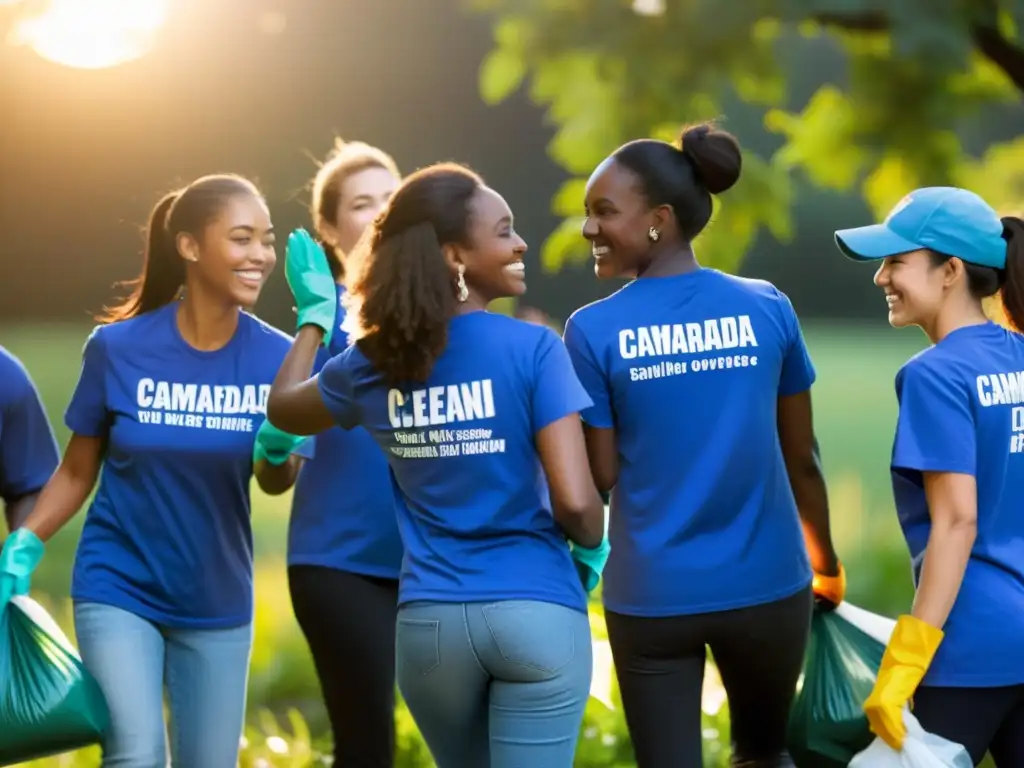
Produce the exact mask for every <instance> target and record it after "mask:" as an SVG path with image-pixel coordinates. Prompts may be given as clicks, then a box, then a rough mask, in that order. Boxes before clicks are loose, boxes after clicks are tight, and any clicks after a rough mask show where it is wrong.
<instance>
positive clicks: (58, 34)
mask: <svg viewBox="0 0 1024 768" xmlns="http://www.w3.org/2000/svg"><path fill="white" fill-rule="evenodd" d="M169 8H170V0H88V1H87V2H85V1H83V0H50V2H48V3H46V4H44V6H43V9H42V10H41V11H40V12H38V13H34V14H32V15H28V16H25V17H24V18H22V19H20V20H19V21H18V23H17V25H16V26H15V28H14V30H13V32H12V33H11V35H12V42H14V43H15V44H21V45H27V46H29V47H30V48H31V49H32V50H33V51H35V52H36V53H37V54H39V55H40V56H42V57H43V58H44V59H48V60H50V61H52V62H54V63H56V64H63V65H64V66H66V67H74V68H76V69H106V68H108V67H115V66H117V65H119V64H125V63H127V62H129V61H133V60H135V59H138V58H141V57H142V56H144V55H145V54H146V53H147V52H148V51H149V49H150V48H151V47H152V45H153V39H154V37H155V35H156V32H157V31H158V30H159V29H160V27H162V26H163V25H164V22H165V21H166V20H167V15H168V11H169Z"/></svg>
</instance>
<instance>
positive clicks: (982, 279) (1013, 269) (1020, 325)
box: [928, 216, 1024, 333]
mask: <svg viewBox="0 0 1024 768" xmlns="http://www.w3.org/2000/svg"><path fill="white" fill-rule="evenodd" d="M1000 221H1001V222H1002V225H1003V240H1005V241H1006V266H1005V267H1004V268H1003V269H996V268H995V267H986V266H982V265H981V264H974V263H972V262H970V261H964V260H963V259H961V261H963V265H964V274H965V275H966V277H967V291H968V292H969V293H970V295H971V296H972V297H973V298H975V299H977V300H978V301H980V302H985V299H988V298H994V299H995V300H996V301H995V302H994V303H995V305H996V307H995V310H996V314H1001V315H1003V316H1004V317H1005V319H1006V323H1007V324H1008V325H1009V326H1010V328H1012V329H1013V330H1015V331H1017V333H1024V221H1022V220H1021V219H1019V218H1017V217H1016V216H1003V217H1002V218H1001V219H1000ZM928 256H929V258H930V260H931V263H932V266H933V267H941V266H942V265H943V264H945V263H946V262H947V261H949V260H950V259H951V258H952V257H951V256H949V255H948V254H945V253H940V252H939V251H935V250H931V249H929V250H928ZM990 309H991V307H990Z"/></svg>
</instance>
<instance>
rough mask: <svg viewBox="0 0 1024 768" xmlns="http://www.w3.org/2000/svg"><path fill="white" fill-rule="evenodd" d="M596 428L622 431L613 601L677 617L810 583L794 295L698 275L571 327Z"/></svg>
mask: <svg viewBox="0 0 1024 768" xmlns="http://www.w3.org/2000/svg"><path fill="white" fill-rule="evenodd" d="M565 343H566V345H567V346H568V348H569V354H570V355H571V356H572V360H573V363H574V364H575V366H576V372H577V373H578V374H579V377H580V381H581V382H582V383H583V386H584V387H586V389H587V392H588V393H589V394H590V397H591V398H592V399H593V401H594V405H593V406H592V407H590V408H588V409H587V410H585V411H584V412H583V419H584V421H585V422H586V423H587V424H589V425H590V426H592V427H596V428H601V429H609V428H614V429H615V435H616V441H617V443H618V452H619V477H618V482H617V484H616V486H615V488H614V489H613V490H612V494H611V505H610V506H611V514H610V523H609V539H610V541H611V545H612V551H611V556H610V558H609V560H608V565H607V567H606V568H605V571H604V603H605V606H606V607H607V608H608V609H609V610H612V611H615V612H616V613H622V614H627V615H633V616H673V615H686V614H694V613H707V612H711V611H723V610H728V609H732V608H743V607H746V606H751V605H759V604H762V603H767V602H771V601H774V600H779V599H782V598H784V597H787V596H789V595H792V594H795V593H796V592H797V591H799V590H800V589H803V588H805V587H806V586H807V585H808V584H809V583H810V580H811V571H810V565H809V562H808V558H807V550H806V549H805V546H804V541H803V535H802V528H801V526H800V521H799V516H798V514H797V509H796V503H795V502H794V499H793V491H792V489H791V487H790V484H789V477H788V474H787V472H786V465H785V463H784V462H783V458H782V449H781V447H780V444H779V435H778V425H777V402H778V398H779V397H782V396H787V395H794V394H797V393H800V392H805V391H806V390H807V389H809V388H810V386H811V384H812V383H813V382H814V367H813V366H812V365H811V360H810V358H809V357H808V354H807V349H806V347H805V346H804V341H803V336H802V334H801V332H800V324H799V322H798V321H797V318H796V314H795V313H794V311H793V307H792V305H791V304H790V303H789V300H788V299H787V298H786V297H785V296H784V295H783V294H781V293H780V292H779V291H778V290H776V289H775V287H774V286H772V285H771V284H769V283H766V282H763V281H760V280H747V279H743V278H739V277H732V276H730V275H726V274H723V273H721V272H718V271H716V270H711V269H700V270H697V271H695V272H690V273H687V274H684V275H677V276H673V277H659V278H642V279H639V280H635V281H633V282H631V283H629V284H628V285H626V286H625V287H623V288H622V289H621V290H619V291H618V292H616V293H614V294H612V295H611V296H609V297H607V298H606V299H603V300H601V301H598V302H595V303H593V304H590V305H589V306H586V307H583V308H582V309H579V310H577V311H576V312H575V313H574V314H573V316H572V317H571V318H570V319H569V322H568V323H567V325H566V328H565Z"/></svg>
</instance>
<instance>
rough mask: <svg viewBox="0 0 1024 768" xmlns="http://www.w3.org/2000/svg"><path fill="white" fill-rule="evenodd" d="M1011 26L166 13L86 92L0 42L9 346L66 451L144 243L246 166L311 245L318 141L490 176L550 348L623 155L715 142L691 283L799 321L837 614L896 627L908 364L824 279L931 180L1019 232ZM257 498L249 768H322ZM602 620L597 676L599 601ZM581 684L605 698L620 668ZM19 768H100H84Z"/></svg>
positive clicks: (610, 718)
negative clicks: (726, 290)
mask: <svg viewBox="0 0 1024 768" xmlns="http://www.w3.org/2000/svg"><path fill="white" fill-rule="evenodd" d="M43 5H45V3H44V2H43V0H32V1H31V2H29V0H23V1H21V2H20V4H19V0H0V33H2V32H5V31H6V26H5V25H6V24H7V23H8V22H9V21H10V20H12V19H14V18H15V17H16V14H17V13H19V12H20V11H19V10H18V9H19V8H22V7H29V6H31V7H33V8H35V7H42V6H43ZM268 18H271V19H272V20H273V23H272V24H270V23H267V19H268ZM199 19H201V21H202V23H197V20H199ZM1022 30H1024V0H900V2H895V3H894V2H885V1H884V0H744V1H743V2H738V1H737V2H721V0H460V2H458V3H440V2H420V1H419V0H417V2H413V1H412V0H377V1H376V2H374V3H365V2H363V1H362V0H335V2H332V3H322V4H311V3H305V4H299V3H295V4H287V5H285V4H283V3H281V2H280V0H219V2H218V3H217V4H211V3H207V2H199V0H179V1H178V2H176V3H175V4H174V13H173V14H172V19H171V22H170V23H169V24H168V26H167V28H166V29H164V30H162V31H161V32H160V35H159V41H158V45H157V47H156V48H155V49H154V50H153V51H152V53H151V54H150V55H149V57H148V58H145V59H143V60H141V61H139V62H137V63H134V64H131V65H126V66H122V67H117V68H113V69H110V70H107V71H102V72H91V73H88V75H86V74H85V73H83V72H82V71H81V70H69V69H62V68H60V67H55V66H53V65H51V64H48V63H46V62H42V61H38V60H37V59H35V58H33V57H32V56H31V55H30V54H29V53H27V52H25V51H24V50H22V49H14V48H11V47H7V46H0V69H2V70H3V71H4V73H5V76H4V77H3V78H0V101H3V103H5V104H9V105H11V109H10V110H8V112H7V113H6V114H5V120H4V121H0V147H2V148H3V151H2V152H0V224H2V228H3V230H4V233H5V241H4V244H3V245H2V246H0V253H2V257H3V262H2V263H3V279H2V280H0V322H2V324H0V344H3V345H4V346H5V347H7V348H9V349H10V350H11V351H13V352H14V353H15V354H17V355H18V356H20V357H21V358H22V359H23V360H24V361H25V363H26V365H27V366H28V368H29V370H30V372H31V373H32V375H33V377H34V378H35V380H36V382H37V384H38V385H39V387H40V389H41V391H42V393H43V397H44V400H45V402H46V405H47V408H48V410H49V412H50V415H51V418H52V420H53V422H54V425H55V427H56V428H57V432H58V436H59V438H60V440H61V442H63V441H64V440H65V439H66V431H65V430H64V428H63V427H62V426H61V423H62V414H63V409H64V407H65V405H66V403H67V401H68V397H69V395H70V392H71V389H72V387H73V385H74V382H75V379H76V377H77V373H78V367H79V360H80V353H81V348H82V343H83V341H84V339H85V336H86V334H87V332H88V329H89V324H88V321H87V319H86V314H87V313H88V312H91V311H95V310H97V309H99V308H100V307H101V306H102V304H103V303H104V302H106V301H108V300H109V298H110V291H109V286H110V284H111V283H112V282H113V281H115V280H118V279H123V278H125V277H128V276H130V275H131V274H132V273H133V272H134V271H135V270H136V269H137V266H138V244H139V238H138V228H137V225H138V224H140V223H142V222H144V221H145V217H146V213H147V211H148V209H149V207H150V206H151V205H152V204H153V202H155V200H156V199H157V197H158V196H159V195H160V194H161V193H162V192H164V191H165V190H166V189H167V188H168V186H169V185H170V184H172V183H176V182H180V181H183V180H187V179H188V178H191V177H193V176H197V175H199V174H202V173H209V172H213V171H219V170H236V171H238V172H241V173H247V174H250V175H252V176H254V177H256V178H258V179H259V180H260V182H261V184H262V185H263V188H264V189H265V190H266V193H267V197H268V201H269V203H270V206H271V210H272V211H273V213H274V218H275V223H276V225H277V228H278V230H280V231H288V230H289V229H291V228H292V227H294V226H302V225H306V224H307V223H308V222H307V216H306V213H305V211H304V208H303V198H304V194H305V193H304V191H303V190H304V188H305V184H306V183H307V182H308V178H309V176H310V175H311V173H312V171H313V167H314V166H313V164H312V163H310V162H309V161H308V157H307V155H309V154H310V153H312V154H313V155H318V154H319V153H320V152H321V151H323V150H326V149H327V148H328V146H329V145H330V143H331V140H332V138H333V134H334V132H335V131H340V132H341V134H342V135H343V136H344V137H346V138H350V139H353V138H357V139H364V140H369V141H372V142H375V143H379V144H381V145H382V146H383V147H385V148H386V149H388V150H389V151H391V152H392V153H393V154H394V155H395V157H396V159H397V160H398V162H399V165H400V167H402V168H403V169H405V170H407V171H408V170H412V169H413V168H416V167H419V166H422V165H425V164H427V163H430V162H433V161H435V160H437V159H441V158H452V159H456V160H461V161H464V162H468V163H470V164H471V165H473V166H474V167H476V168H478V169H479V170H481V171H482V172H483V173H484V175H485V176H486V178H487V179H488V181H489V182H490V183H491V184H492V185H493V186H495V187H496V188H497V189H499V190H501V191H502V192H503V193H504V194H505V195H506V197H507V198H508V199H509V201H510V203H511V205H512V207H513V209H514V210H515V211H516V214H517V228H519V229H520V230H521V231H522V233H523V234H524V236H525V237H526V239H527V240H528V241H529V242H530V243H531V245H533V246H534V248H533V249H532V250H531V251H530V253H529V254H528V257H527V261H528V268H529V269H530V293H529V294H528V302H529V304H530V305H531V306H533V307H536V308H539V309H541V310H543V311H544V312H546V313H547V314H549V315H550V316H552V317H553V318H556V322H558V321H560V320H564V318H565V317H567V316H568V315H569V314H570V313H571V312H572V311H573V310H574V309H575V308H576V307H578V306H580V305H582V304H584V303H586V302H588V301H591V300H593V299H595V298H598V297H600V296H603V295H605V294H607V293H608V292H609V291H610V290H613V289H614V288H616V287H617V286H616V285H608V284H599V283H597V282H596V281H594V280H593V278H592V275H591V273H592V270H591V267H590V265H589V264H588V263H587V248H586V246H585V244H584V243H583V241H582V240H581V238H580V237H579V226H580V216H581V215H582V201H583V188H584V185H585V182H586V178H587V176H588V175H589V173H590V172H591V170H592V169H593V167H594V166H595V165H596V164H597V162H599V161H600V160H601V159H602V158H603V157H604V156H605V155H606V154H607V153H608V152H610V151H611V150H613V149H614V148H615V147H616V146H617V145H619V144H620V143H622V142H623V141H626V140H629V139H633V138H637V137H641V136H657V137H661V138H665V139H669V140H671V139H674V138H675V137H676V136H677V135H678V133H679V129H680V126H681V125H683V124H685V123H689V122H694V121H701V120H706V119H709V118H712V119H718V121H719V122H720V124H721V125H722V127H724V128H726V129H728V130H730V131H733V132H734V133H736V135H737V136H739V138H740V139H741V142H742V144H743V146H744V147H745V149H746V151H747V154H746V156H745V165H744V173H743V177H742V179H741V181H740V183H739V184H738V185H737V187H736V188H735V189H733V190H731V191H730V192H729V193H728V195H727V196H724V197H723V202H722V204H721V205H720V206H719V207H717V208H716V214H715V217H714V222H713V225H712V226H711V227H710V228H709V229H708V230H707V232H706V233H705V234H704V235H702V237H701V238H700V241H699V243H698V244H697V250H698V254H699V257H700V259H701V260H702V261H703V262H704V263H705V264H708V265H711V266H717V267H719V268H721V269H724V270H728V271H736V272H740V273H741V274H746V275H751V276H757V277H762V278H765V279H769V280H772V281H773V282H775V283H776V284H777V285H779V287H780V288H781V289H782V290H784V291H785V292H786V293H787V294H789V296H790V297H791V298H792V299H793V302H794V304H795V306H796V308H797V310H798V312H799V314H800V317H801V320H802V322H803V325H804V329H805V332H806V335H807V339H808V343H809V347H810V350H811V353H812V356H813V359H814V361H815V364H816V366H817V369H818V374H819V377H818V382H817V384H816V385H815V388H814V403H815V420H816V430H817V433H818V435H819V438H820V443H821V446H822V452H823V460H824V464H825V470H826V474H827V477H828V482H829V490H830V498H831V504H832V518H833V527H834V531H835V537H836V541H837V546H838V548H839V552H840V555H841V557H842V558H843V559H844V561H845V562H846V564H847V566H848V570H849V578H850V589H849V595H848V597H849V599H850V600H851V601H852V602H854V603H856V604H857V605H860V606H862V607H864V608H867V609H869V610H873V611H876V612H880V613H885V614H888V615H895V614H897V613H898V612H901V611H903V610H905V609H906V608H907V607H908V605H909V601H910V597H911V592H912V590H911V584H910V571H909V563H908V559H907V555H906V552H905V549H904V545H903V542H902V538H901V536H900V534H899V529H898V525H897V522H896V519H895V514H894V510H893V507H892V502H891V493H890V489H889V478H888V458H889V452H890V446H891V436H892V430H893V425H894V420H895V398H894V394H893V386H892V382H893V377H894V375H895V373H896V371H897V369H898V368H899V366H900V365H901V364H902V363H903V362H904V361H905V360H906V359H907V358H908V357H909V356H911V355H912V354H914V353H915V352H917V351H918V350H920V349H921V348H922V347H923V346H924V343H925V341H924V338H923V337H922V336H921V335H920V334H919V333H917V332H916V331H903V332H896V331H893V330H892V329H890V328H888V327H887V326H886V325H885V323H884V317H885V315H884V311H885V310H884V303H883V302H882V300H881V298H880V296H878V294H877V289H875V288H874V287H873V286H872V284H871V279H870V278H871V272H870V268H867V267H863V266H862V265H856V264H852V263H848V262H847V261H845V260H843V259H841V258H839V257H838V256H837V255H836V253H835V251H834V246H833V244H832V242H831V240H832V231H833V230H834V229H835V228H838V227H843V226H856V225H858V224H863V223H867V222H868V221H869V220H872V219H874V218H877V217H879V216H881V215H884V212H885V211H886V209H887V208H888V207H889V206H890V205H892V204H893V203H894V202H895V201H897V200H898V199H899V198H900V197H901V196H902V195H904V194H906V192H908V191H909V190H910V189H912V188H914V187H916V186H919V185H924V184H946V183H953V184H961V185H964V186H969V187H971V188H972V189H975V190H976V191H978V192H979V193H981V194H983V195H984V196H986V197H987V198H988V199H989V200H990V201H991V202H992V203H993V204H994V205H996V206H998V207H1000V208H1003V209H1005V210H1006V211H1007V212H1009V211H1011V210H1018V211H1019V210H1021V209H1024V136H1022V131H1021V126H1022V125H1024V108H1022V98H1021V96H1022V92H1024V44H1022V40H1024V37H1022ZM257 53H258V55H257ZM360 72H368V73H369V74H366V75H359V74H358V73H360ZM8 73H10V74H11V76H8ZM197 73H201V75H200V74H197ZM199 80H201V81H202V83H203V85H204V87H202V88H197V87H195V86H194V83H195V82H197V81H199ZM271 107H272V109H271ZM268 109H269V110H270V113H272V114H273V115H274V119H271V120H268V119H266V115H267V114H268ZM410 115H411V117H409V116H410ZM396 116H397V119H396ZM254 121H255V122H254ZM12 147H17V151H10V148H12ZM716 206H717V203H716ZM535 267H536V269H535ZM57 277H59V280H58V279H56V278H57ZM291 306H292V302H291V301H290V297H289V296H288V295H287V289H286V288H285V286H284V281H283V280H281V279H280V276H279V275H278V276H275V278H274V279H273V280H272V281H271V283H270V285H268V287H267V290H266V292H265V295H264V296H263V298H262V299H261V302H260V307H259V313H260V315H261V316H263V317H265V318H267V319H268V320H269V321H271V322H273V323H275V324H277V325H279V326H280V327H282V328H286V329H290V328H291V327H292V323H293V322H294V315H293V314H292V312H291ZM503 309H504V310H506V311H511V310H512V309H513V307H512V306H511V305H510V304H509V305H506V306H504V307H503ZM253 495H254V508H253V523H254V529H255V535H256V550H257V570H256V585H257V590H256V592H257V614H256V616H257V618H256V644H255V649H254V653H253V661H252V677H251V685H250V689H249V727H248V730H247V733H246V736H245V739H244V742H243V745H242V750H241V758H240V764H241V765H242V766H245V767H249V766H251V767H253V768H255V767H256V766H260V767H270V766H305V765H311V764H313V765H315V764H326V763H327V761H326V758H325V757H324V755H326V754H328V753H329V751H330V745H329V740H328V737H327V724H326V720H325V716H324V711H323V708H322V706H321V704H320V701H319V693H318V689H317V685H316V680H315V676H314V673H313V667H312V663H311V660H310V658H309V655H308V652H307V650H306V647H305V643H304V641H303V639H302V636H301V634H300V632H299V630H298V627H297V626H296V624H295V622H294V619H293V617H292V612H291V607H290V604H289V599H288V591H287V583H286V579H285V572H284V554H285V553H284V546H285V540H286V536H285V531H286V527H287V515H288V508H289V504H290V498H289V497H287V496H286V497H280V498H276V499H271V498H268V497H265V496H263V495H262V494H260V493H259V491H258V490H257V489H255V488H254V491H253ZM80 526H81V516H80V517H79V519H77V520H76V521H75V522H73V523H72V524H71V525H69V526H68V528H67V529H66V530H65V531H63V532H62V533H61V534H60V535H59V536H57V537H56V538H55V539H54V541H53V543H52V545H51V546H50V548H49V552H48V554H47V557H46V559H45V560H44V564H43V566H42V567H41V569H40V571H39V575H38V578H37V580H36V582H35V587H36V590H37V591H36V596H37V597H38V598H39V599H40V600H41V601H42V602H44V604H45V605H47V607H48V608H50V609H51V610H52V611H53V613H54V615H55V616H56V618H57V619H58V621H59V622H60V623H61V625H62V626H63V627H64V628H65V629H66V630H67V631H68V632H69V634H71V632H72V626H71V621H70V608H69V605H68V602H67V599H66V596H67V594H68V587H69V580H70V578H69V577H70V570H71V565H72V560H73V555H74V548H75V544H76V541H77V537H78V533H79V531H80ZM592 617H593V624H594V628H595V637H596V638H597V639H598V640H597V641H598V643H599V648H600V649H602V650H601V653H599V654H598V659H606V658H607V654H606V652H605V650H606V649H604V646H602V645H600V643H601V637H602V633H603V626H602V620H601V611H600V607H599V604H598V603H597V602H595V603H594V605H593V606H592ZM382 652H391V649H382ZM596 674H598V675H599V676H601V677H602V679H607V678H608V676H609V669H608V667H607V665H606V664H604V663H602V664H601V665H599V668H598V670H597V671H596ZM609 695H610V697H611V701H612V703H613V705H616V706H614V707H613V709H609V708H607V707H606V706H605V705H604V704H602V703H600V702H599V701H596V700H592V701H591V702H590V706H589V709H588V712H587V718H586V722H585V724H584V726H583V730H582V734H581V736H582V737H581V741H580V749H579V755H578V759H577V763H576V764H577V765H578V766H584V767H591V768H597V767H598V766H602V767H604V768H630V767H631V766H632V765H633V760H632V754H631V749H630V745H629V739H628V735H627V733H626V730H625V726H624V723H623V720H622V717H621V712H620V710H619V708H618V707H617V699H616V696H617V694H616V692H615V689H614V684H611V685H610V694H609ZM704 698H705V701H704V708H705V714H704V717H705V729H704V734H705V746H706V749H705V763H706V765H707V766H726V765H727V764H728V751H729V750H728V732H729V722H728V711H727V708H726V707H725V706H723V697H722V691H721V688H720V683H719V682H718V681H717V677H716V675H715V674H714V670H713V667H711V668H709V675H708V678H707V685H706V690H705V697H704ZM398 732H399V746H400V756H399V758H398V762H397V765H398V766H399V768H412V767H413V766H416V767H417V768H419V767H420V766H423V767H426V766H430V765H431V764H432V763H431V761H430V759H429V756H428V754H427V751H426V749H425V747H424V745H423V743H422V741H421V739H420V738H419V735H418V733H417V731H416V728H415V725H414V724H413V722H412V720H411V718H410V717H409V714H408V712H407V711H406V710H405V709H404V707H401V708H400V709H399V712H398ZM36 765H38V766H40V768H54V767H55V766H67V767H68V768H72V767H75V768H77V767H79V766H96V765H98V752H97V751H96V750H86V751H84V752H81V753H78V754H75V755H68V756H63V757H56V758H51V759H48V760H45V761H40V762H38V763H36Z"/></svg>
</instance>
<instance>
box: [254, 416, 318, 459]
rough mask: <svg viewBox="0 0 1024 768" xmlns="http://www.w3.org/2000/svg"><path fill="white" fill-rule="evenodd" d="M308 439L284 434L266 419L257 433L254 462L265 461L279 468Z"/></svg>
mask: <svg viewBox="0 0 1024 768" xmlns="http://www.w3.org/2000/svg"><path fill="white" fill-rule="evenodd" d="M306 439H307V438H305V437H298V436H296V435H289V434H288V433H287V432H282V431H281V430H280V429H278V428H277V427H275V426H274V425H273V424H271V423H270V421H269V420H268V419H264V420H263V423H262V424H260V428H259V430H258V431H257V432H256V445H254V446H253V450H252V460H253V462H254V463H255V462H257V461H261V460H264V459H265V460H266V461H267V462H268V463H270V464H273V465H274V466H279V465H281V464H284V463H285V462H286V461H288V457H289V456H291V455H292V452H293V451H294V450H295V449H296V448H298V447H299V446H300V445H302V444H303V443H304V442H306Z"/></svg>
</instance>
